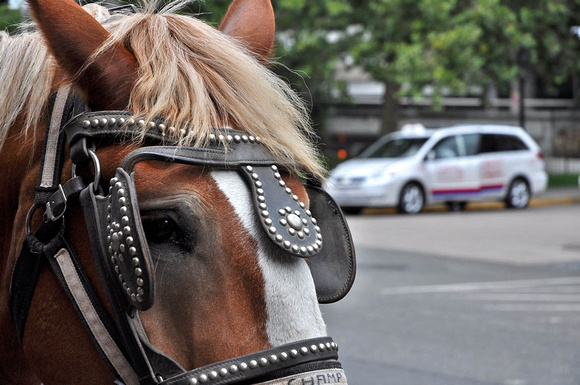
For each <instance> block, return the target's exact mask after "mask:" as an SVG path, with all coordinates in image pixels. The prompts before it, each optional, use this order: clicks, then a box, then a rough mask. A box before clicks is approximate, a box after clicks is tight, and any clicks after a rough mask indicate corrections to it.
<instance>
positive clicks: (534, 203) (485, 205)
mask: <svg viewBox="0 0 580 385" xmlns="http://www.w3.org/2000/svg"><path fill="white" fill-rule="evenodd" d="M572 204H580V196H574V197H554V198H542V197H540V198H533V199H532V200H530V205H529V207H547V206H564V205H572ZM504 209H505V204H504V203H503V202H472V203H468V204H467V207H466V209H465V210H466V211H483V210H504ZM422 212H424V213H433V212H450V211H449V209H448V208H447V206H446V205H444V204H434V205H429V206H427V207H425V208H424V209H423V211H422ZM396 213H397V209H396V208H394V207H386V208H367V209H364V210H363V212H362V215H378V214H396Z"/></svg>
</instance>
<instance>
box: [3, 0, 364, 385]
mask: <svg viewBox="0 0 580 385" xmlns="http://www.w3.org/2000/svg"><path fill="white" fill-rule="evenodd" d="M178 6H179V4H176V3H173V4H170V5H169V6H167V7H166V9H164V10H162V11H161V12H159V13H156V12H154V6H153V5H147V4H146V5H145V6H144V8H145V9H144V10H143V11H139V10H137V9H135V8H134V7H120V8H117V9H112V10H110V11H109V10H107V9H105V8H103V7H101V6H97V5H88V6H85V7H84V8H82V7H80V6H79V5H77V4H76V3H74V2H73V1H72V0H31V1H30V8H31V12H32V15H33V17H34V19H35V22H36V24H37V26H38V29H39V32H34V31H31V32H26V33H22V34H21V35H19V36H14V37H9V36H7V35H6V34H4V35H0V52H2V57H3V58H0V79H1V80H2V81H3V82H4V83H5V84H8V82H11V83H10V84H11V85H12V86H13V87H14V89H11V87H9V86H6V87H4V88H5V89H4V91H1V92H0V98H1V99H2V102H0V104H2V105H0V113H2V114H3V115H4V116H6V117H7V118H6V119H5V121H4V122H2V123H0V145H1V146H2V147H0V150H1V151H2V152H1V153H0V154H1V156H0V167H2V169H3V170H5V172H4V175H3V176H2V177H0V197H1V198H2V199H0V208H1V209H0V210H1V212H2V215H1V217H2V219H1V220H2V225H3V229H4V235H3V236H2V238H0V249H1V251H2V254H3V256H2V262H3V266H4V268H3V269H4V274H3V275H2V281H1V282H0V284H1V290H0V301H1V304H2V306H1V307H0V329H1V330H2V333H1V334H0V338H1V344H2V346H3V347H5V348H3V350H2V352H0V372H1V373H2V374H3V375H5V376H6V378H7V379H8V383H15V384H37V383H39V382H42V383H44V384H47V385H50V384H63V383H64V384H69V383H81V382H82V383H88V384H93V383H94V384H103V383H113V382H114V381H118V382H121V383H125V384H139V383H141V384H197V383H208V384H229V383H240V384H241V383H244V384H247V383H264V384H275V383H282V382H280V381H281V380H279V379H280V378H296V379H300V378H307V377H308V376H310V377H308V378H311V377H312V376H323V377H324V378H325V383H333V382H331V381H334V382H336V383H346V378H345V377H344V373H343V372H342V369H341V368H340V364H339V363H338V361H336V358H337V353H336V351H337V347H336V344H335V343H334V342H333V341H332V340H331V339H330V338H329V337H327V334H326V328H325V324H324V321H323V319H322V316H321V313H320V309H319V306H318V303H319V302H323V303H328V302H334V301H336V300H339V299H340V298H342V297H343V296H344V295H345V294H346V293H347V292H348V290H349V288H350V286H351V285H352V282H353V279H354V269H355V266H354V252H353V249H352V242H351V239H350V234H349V232H348V228H347V226H346V224H345V222H344V219H343V218H342V215H341V212H340V209H338V207H337V206H336V205H335V204H334V202H333V200H332V198H330V197H329V196H328V195H327V194H325V192H324V191H323V190H322V189H321V188H320V183H319V182H318V181H319V180H320V178H321V177H322V170H323V169H322V166H321V164H320V162H319V160H318V156H317V152H316V150H315V148H314V146H313V145H312V144H311V141H310V140H311V136H312V131H311V128H310V126H309V123H308V118H307V110H306V109H305V107H304V105H303V104H302V102H301V101H300V99H299V98H298V97H297V96H296V95H295V94H294V93H293V92H292V90H291V89H290V88H289V87H288V86H287V85H286V84H285V83H284V82H282V81H281V80H279V79H278V78H277V77H276V76H275V75H273V73H272V72H271V71H270V70H269V69H268V64H269V56H270V54H271V51H272V48H273V43H274V29H275V23H274V13H273V10H272V6H271V4H270V1H269V0H234V1H233V3H232V4H231V5H230V8H229V10H228V12H227V14H226V15H225V17H224V19H223V21H222V22H221V24H220V26H219V28H218V29H215V28H213V27H211V26H209V25H207V24H205V23H203V22H201V21H199V20H196V19H194V18H191V17H186V16H181V15H177V14H175V13H174V11H175V9H177V7H178ZM2 92H3V93H2ZM51 95H52V96H51ZM45 131H46V133H45V134H44V132H45ZM63 170H64V171H63ZM68 170H72V171H68ZM31 207H32V209H31ZM43 211H44V215H43V216H42V218H41V215H39V214H38V213H39V212H43ZM301 376H302V377H301ZM286 381H289V380H288V379H287V380H286ZM327 381H328V382H327Z"/></svg>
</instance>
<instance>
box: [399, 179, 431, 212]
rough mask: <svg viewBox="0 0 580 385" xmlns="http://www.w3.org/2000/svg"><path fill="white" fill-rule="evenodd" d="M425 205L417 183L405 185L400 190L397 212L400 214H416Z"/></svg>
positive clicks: (423, 195) (423, 196) (421, 191)
mask: <svg viewBox="0 0 580 385" xmlns="http://www.w3.org/2000/svg"><path fill="white" fill-rule="evenodd" d="M424 204H425V193H424V192H423V189H422V188H421V186H420V185H419V184H418V183H415V182H411V183H407V184H406V185H405V186H404V187H403V189H402V190H401V195H400V196H399V206H398V207H397V211H398V212H399V213H401V214H417V213H418V212H420V211H421V210H422V209H423V205H424Z"/></svg>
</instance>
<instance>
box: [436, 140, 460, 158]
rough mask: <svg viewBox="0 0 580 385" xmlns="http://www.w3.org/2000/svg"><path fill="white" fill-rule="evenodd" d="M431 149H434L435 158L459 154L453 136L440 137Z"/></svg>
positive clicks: (451, 156)
mask: <svg viewBox="0 0 580 385" xmlns="http://www.w3.org/2000/svg"><path fill="white" fill-rule="evenodd" d="M433 150H434V151H435V159H449V158H457V157H458V156H459V148H458V147H457V140H456V137H455V136H448V137H447V138H443V139H441V140H440V141H439V143H437V144H436V145H435V147H434V148H433Z"/></svg>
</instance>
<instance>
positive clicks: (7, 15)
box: [0, 4, 22, 31]
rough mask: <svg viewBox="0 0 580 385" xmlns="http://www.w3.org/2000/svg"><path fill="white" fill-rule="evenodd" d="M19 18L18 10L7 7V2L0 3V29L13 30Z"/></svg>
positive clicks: (20, 17)
mask: <svg viewBox="0 0 580 385" xmlns="http://www.w3.org/2000/svg"><path fill="white" fill-rule="evenodd" d="M21 20H22V16H21V14H20V10H17V9H16V10H15V9H9V8H8V5H7V4H3V5H0V31H4V30H8V31H14V30H15V29H16V27H17V25H18V23H20V21H21Z"/></svg>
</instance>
